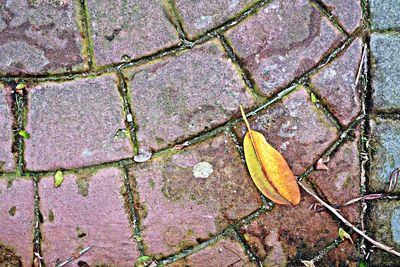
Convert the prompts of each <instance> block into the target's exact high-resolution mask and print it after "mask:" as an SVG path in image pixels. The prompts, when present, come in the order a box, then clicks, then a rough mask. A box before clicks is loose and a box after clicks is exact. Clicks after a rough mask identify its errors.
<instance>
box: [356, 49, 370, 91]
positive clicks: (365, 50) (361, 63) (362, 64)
mask: <svg viewBox="0 0 400 267" xmlns="http://www.w3.org/2000/svg"><path fill="white" fill-rule="evenodd" d="M366 52H367V44H364V48H363V52H362V55H361V61H360V66H359V67H358V72H357V77H356V81H355V83H354V84H355V85H357V84H358V82H359V80H360V76H361V70H362V69H363V66H364V60H365V53H366Z"/></svg>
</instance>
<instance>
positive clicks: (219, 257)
mask: <svg viewBox="0 0 400 267" xmlns="http://www.w3.org/2000/svg"><path fill="white" fill-rule="evenodd" d="M168 266H174V267H186V266H196V267H209V266H232V267H240V266H244V267H250V266H256V265H255V264H254V263H252V262H250V261H249V258H248V256H247V255H246V253H245V252H244V250H243V248H242V247H241V246H240V244H239V243H238V242H237V241H236V240H234V239H233V238H230V239H223V240H221V241H219V242H218V243H216V244H214V245H211V246H208V247H207V248H205V249H203V250H200V251H199V252H197V253H195V254H192V255H190V256H188V257H186V258H184V259H182V260H179V261H177V262H175V263H173V264H171V265H168Z"/></svg>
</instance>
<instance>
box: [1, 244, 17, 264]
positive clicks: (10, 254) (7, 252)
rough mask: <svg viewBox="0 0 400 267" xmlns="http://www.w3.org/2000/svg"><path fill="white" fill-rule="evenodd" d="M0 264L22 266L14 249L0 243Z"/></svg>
mask: <svg viewBox="0 0 400 267" xmlns="http://www.w3.org/2000/svg"><path fill="white" fill-rule="evenodd" d="M0 265H1V266H2V267H15V266H22V261H21V257H19V256H18V255H17V254H16V253H15V250H14V249H12V248H9V247H7V246H5V245H3V244H2V243H0Z"/></svg>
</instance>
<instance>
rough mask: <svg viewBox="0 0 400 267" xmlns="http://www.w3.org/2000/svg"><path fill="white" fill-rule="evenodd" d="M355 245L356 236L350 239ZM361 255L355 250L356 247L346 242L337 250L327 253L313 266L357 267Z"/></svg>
mask: <svg viewBox="0 0 400 267" xmlns="http://www.w3.org/2000/svg"><path fill="white" fill-rule="evenodd" d="M351 238H352V239H353V241H354V242H355V243H357V236H356V235H352V237H351ZM361 258H362V255H361V254H360V252H359V249H358V248H357V245H354V244H352V243H351V242H350V241H348V240H346V241H345V242H343V243H341V244H340V245H339V246H338V247H337V248H335V249H333V250H332V251H331V252H329V253H328V254H327V255H326V256H325V257H324V258H322V260H320V261H318V262H316V264H315V266H349V267H357V266H360V265H359V261H360V259H361Z"/></svg>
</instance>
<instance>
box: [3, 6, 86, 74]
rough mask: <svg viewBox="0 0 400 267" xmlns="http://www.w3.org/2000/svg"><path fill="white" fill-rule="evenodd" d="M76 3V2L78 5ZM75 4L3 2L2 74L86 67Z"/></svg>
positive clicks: (59, 70) (57, 70) (58, 70)
mask: <svg viewBox="0 0 400 267" xmlns="http://www.w3.org/2000/svg"><path fill="white" fill-rule="evenodd" d="M76 3H77V2H76ZM76 3H75V1H28V0H19V1H17V0H12V1H4V0H1V1H0V55H2V56H1V57H0V73H9V74H13V75H16V74H22V73H46V72H51V73H53V72H61V71H70V70H78V69H82V67H83V59H82V57H81V50H82V38H81V34H80V32H79V25H78V20H77V18H76V15H77V13H78V11H77V7H76Z"/></svg>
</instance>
